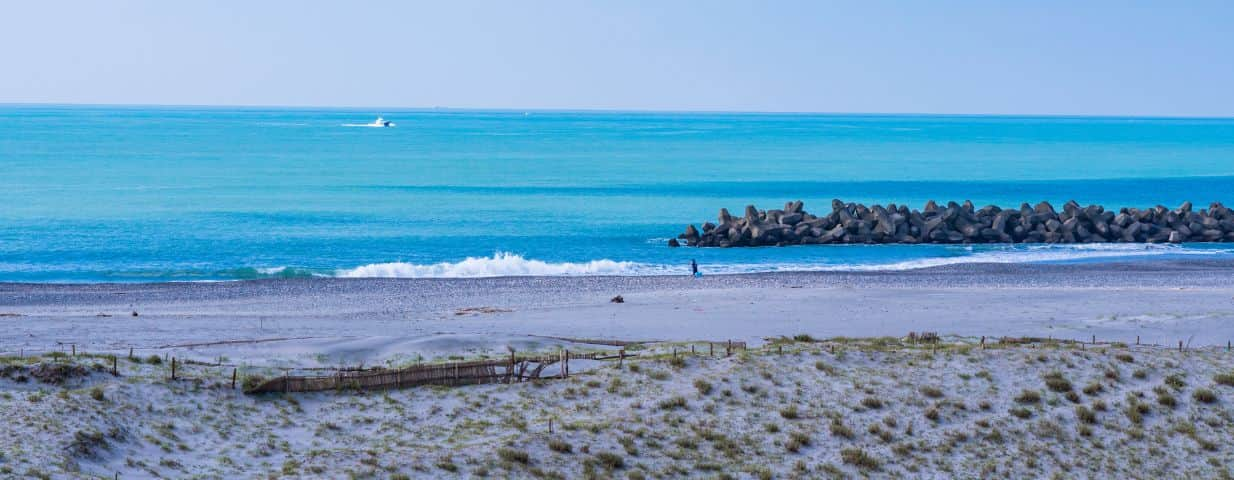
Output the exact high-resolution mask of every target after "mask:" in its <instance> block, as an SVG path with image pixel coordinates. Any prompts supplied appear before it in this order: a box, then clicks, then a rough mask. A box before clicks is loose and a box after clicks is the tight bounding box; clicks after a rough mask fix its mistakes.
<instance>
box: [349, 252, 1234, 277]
mask: <svg viewBox="0 0 1234 480" xmlns="http://www.w3.org/2000/svg"><path fill="white" fill-rule="evenodd" d="M834 248H871V247H867V246H862V245H852V246H836V247H834ZM873 248H877V247H873ZM966 250H967V251H968V252H971V253H962V254H960V255H955V256H938V257H926V258H916V259H911V260H901V261H888V262H883V263H879V262H869V263H840V264H836V263H793V262H781V263H773V262H768V263H707V264H704V265H702V269H703V271H704V273H706V274H737V273H759V272H875V271H903V270H916V269H921V268H930V267H941V266H946V265H959V264H970V263H1003V264H1009V263H1044V262H1077V261H1101V260H1117V259H1120V258H1127V259H1135V258H1140V257H1155V256H1214V255H1231V254H1234V249H1224V248H1187V247H1183V246H1177V245H1152V244H1081V245H1031V246H1023V245H1018V246H1006V247H997V248H993V249H990V248H982V247H972V248H967V249H966ZM686 273H688V267H687V266H686V264H680V265H677V264H674V265H664V264H651V263H639V262H626V261H614V260H609V259H601V260H592V261H588V262H579V263H573V262H560V263H552V262H545V261H541V260H534V259H528V258H524V257H523V256H522V255H517V254H513V253H506V252H501V253H497V254H494V255H493V256H491V257H469V258H466V259H464V260H462V261H459V262H441V263H434V264H415V263H405V262H391V263H374V264H369V265H363V266H360V267H356V268H352V269H343V270H338V271H336V272H335V276H338V277H346V278H478V277H505V276H570V275H615V276H642V275H679V274H680V275H684V274H686Z"/></svg>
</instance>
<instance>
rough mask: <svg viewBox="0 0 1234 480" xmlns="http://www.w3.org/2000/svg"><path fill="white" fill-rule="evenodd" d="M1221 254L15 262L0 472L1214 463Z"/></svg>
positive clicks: (1130, 469) (578, 471) (1088, 471)
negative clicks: (392, 274)
mask: <svg viewBox="0 0 1234 480" xmlns="http://www.w3.org/2000/svg"><path fill="white" fill-rule="evenodd" d="M1231 267H1234V265H1231V264H1230V263H1226V262H1220V261H1218V262H1204V261H1198V262H1197V261H1188V262H1139V263H1092V264H1066V265H1063V264H1054V265H1050V264H1035V265H997V264H978V265H962V266H948V267H939V268H930V269H921V270H912V271H904V272H894V273H892V272H881V273H770V274H757V275H733V276H706V277H703V278H689V277H534V278H518V277H506V278H481V279H437V280H429V279H425V280H395V279H288V280H262V281H244V282H202V283H152V284H3V285H0V314H2V315H3V316H0V322H3V323H4V325H5V328H4V329H3V333H2V334H0V351H2V352H3V353H2V354H0V364H2V365H0V367H2V368H3V372H0V416H4V417H5V418H9V419H11V420H10V421H9V422H4V423H3V424H0V438H25V439H30V440H33V441H23V442H18V443H8V444H6V445H5V446H4V448H3V449H0V474H2V475H0V476H24V477H32V478H80V477H87V478H90V477H93V478H114V476H115V475H117V474H118V475H119V476H120V477H121V478H146V477H163V478H179V477H185V476H191V477H198V478H235V477H236V476H243V477H253V478H257V477H261V478H267V477H287V478H339V477H352V478H391V479H403V478H412V477H434V478H476V477H495V478H630V479H640V478H673V477H698V476H702V477H720V478H760V479H762V478H852V477H872V478H883V477H897V478H899V477H909V478H986V477H990V476H1009V477H1013V478H1021V477H1049V476H1061V477H1064V478H1106V477H1112V476H1113V477H1119V478H1154V477H1166V478H1175V477H1178V476H1194V477H1203V478H1218V477H1221V476H1224V475H1229V474H1230V473H1231V472H1230V471H1229V468H1228V466H1229V465H1230V464H1231V463H1234V458H1232V457H1231V456H1230V450H1229V447H1228V446H1227V445H1226V444H1227V443H1228V442H1225V441H1224V440H1225V439H1228V438H1231V437H1232V436H1234V431H1231V428H1232V427H1234V422H1231V420H1230V419H1231V418H1234V413H1232V412H1231V411H1230V410H1229V407H1228V406H1229V405H1231V404H1232V402H1234V390H1232V388H1234V387H1231V386H1230V385H1231V384H1234V357H1232V356H1231V355H1230V353H1229V352H1228V350H1227V349H1226V345H1227V344H1226V342H1227V341H1229V339H1231V338H1234V322H1232V321H1231V320H1234V275H1231V273H1230V272H1231ZM616 295H621V296H622V298H623V299H624V300H625V301H624V303H613V302H611V301H610V299H611V298H612V297H614V296H616ZM134 312H136V315H135V316H134ZM910 332H918V333H921V332H936V333H938V334H939V335H941V339H940V341H938V342H929V343H921V342H918V341H913V340H912V339H911V338H910V337H909V334H910ZM983 336H984V337H987V338H986V342H985V345H982V338H981V337H983ZM1004 337H1008V338H1015V339H1019V338H1021V337H1037V339H1036V340H1031V341H1028V342H1027V343H1021V342H1022V340H1015V341H1013V342H1011V343H1005V342H1002V341H1001V340H1002V339H1004ZM1137 339H1138V340H1139V344H1138V345H1137V344H1136V341H1137ZM593 340H625V341H637V342H642V343H639V344H636V345H629V346H628V347H627V351H628V353H629V354H631V357H630V358H628V359H627V360H626V361H624V362H620V363H619V362H615V361H614V360H611V359H609V360H605V361H577V362H575V363H573V364H572V367H571V373H572V375H571V376H570V378H568V379H556V378H546V379H542V380H534V381H528V382H521V383H513V384H489V385H474V386H461V387H438V386H421V387H414V388H402V389H394V390H387V391H357V390H350V389H343V390H339V391H326V392H316V393H274V394H262V395H251V394H245V393H243V392H242V390H244V388H246V386H250V385H255V384H258V383H260V382H261V381H263V380H265V379H269V378H272V377H277V376H281V375H287V374H289V373H291V374H306V373H308V374H314V373H318V372H322V371H327V372H328V371H332V369H335V368H338V367H347V368H355V367H366V368H372V367H383V368H400V367H403V366H407V365H418V364H432V363H435V362H449V361H455V360H465V359H478V358H502V357H503V356H506V355H508V354H509V352H510V351H516V352H520V353H524V354H535V353H551V352H559V351H561V350H562V349H569V350H571V351H576V352H588V351H608V352H612V351H613V350H614V349H615V348H616V347H613V346H606V345H596V344H593V343H590V341H593ZM727 340H735V341H744V342H748V345H749V347H748V350H734V351H733V352H732V355H731V356H730V355H726V353H728V352H724V353H720V352H716V351H714V350H713V349H711V347H709V346H708V344H706V343H700V342H703V341H720V342H725V341H727ZM1094 340H1096V343H1093V341H1094ZM1180 341H1181V342H1183V348H1182V349H1181V350H1180V349H1179V348H1178V343H1179V342H1180ZM130 349H131V350H130ZM725 350H726V349H725ZM130 351H132V356H129V352H130ZM691 351H693V352H694V353H693V354H691V353H688V352H691ZM113 358H114V359H113ZM171 358H176V359H179V365H178V370H176V373H175V375H176V378H174V379H173V378H171V377H172V370H171V369H170V366H169V365H168V360H169V359H171ZM574 365H577V367H576V366H574ZM558 367H559V365H551V366H550V368H548V369H547V370H545V376H548V377H556V376H559V375H560V373H561V370H560V368H558ZM113 369H114V371H113ZM233 372H238V384H232V383H231V382H232V380H231V375H233ZM550 421H551V422H553V425H554V427H552V430H551V431H550V427H549V423H550Z"/></svg>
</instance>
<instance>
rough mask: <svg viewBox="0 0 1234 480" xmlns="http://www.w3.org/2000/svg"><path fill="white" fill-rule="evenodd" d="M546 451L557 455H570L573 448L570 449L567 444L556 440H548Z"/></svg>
mask: <svg viewBox="0 0 1234 480" xmlns="http://www.w3.org/2000/svg"><path fill="white" fill-rule="evenodd" d="M548 449H549V450H552V451H554V452H557V453H571V452H573V451H574V447H572V446H571V445H570V444H569V443H566V442H564V441H561V440H558V439H556V438H553V439H549V441H548Z"/></svg>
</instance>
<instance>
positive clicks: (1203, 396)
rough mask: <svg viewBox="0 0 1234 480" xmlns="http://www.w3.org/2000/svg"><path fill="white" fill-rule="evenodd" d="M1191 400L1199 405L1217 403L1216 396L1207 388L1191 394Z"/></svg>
mask: <svg viewBox="0 0 1234 480" xmlns="http://www.w3.org/2000/svg"><path fill="white" fill-rule="evenodd" d="M1191 398H1193V399H1195V401H1197V402H1200V403H1210V404H1211V403H1217V394H1216V393H1213V391H1212V390H1209V389H1207V388H1201V389H1198V390H1196V391H1194V392H1191Z"/></svg>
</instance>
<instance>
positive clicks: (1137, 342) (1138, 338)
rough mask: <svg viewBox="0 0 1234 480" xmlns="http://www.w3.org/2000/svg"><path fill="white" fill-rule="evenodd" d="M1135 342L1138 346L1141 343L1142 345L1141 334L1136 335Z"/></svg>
mask: <svg viewBox="0 0 1234 480" xmlns="http://www.w3.org/2000/svg"><path fill="white" fill-rule="evenodd" d="M1135 344H1136V345H1137V346H1139V345H1140V336H1139V335H1136V336H1135Z"/></svg>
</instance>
